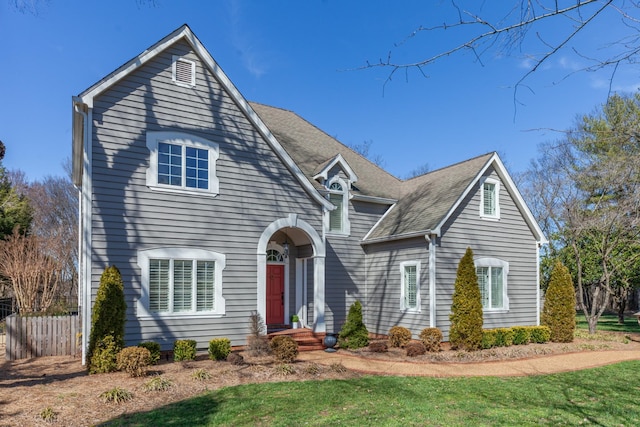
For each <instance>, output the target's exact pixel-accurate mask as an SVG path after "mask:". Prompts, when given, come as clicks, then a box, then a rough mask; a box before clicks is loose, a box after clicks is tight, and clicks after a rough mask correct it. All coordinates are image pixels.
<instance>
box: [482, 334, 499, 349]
mask: <svg viewBox="0 0 640 427" xmlns="http://www.w3.org/2000/svg"><path fill="white" fill-rule="evenodd" d="M495 346H496V330H495V329H485V330H483V331H482V348H483V349H485V350H486V349H488V348H493V347H495Z"/></svg>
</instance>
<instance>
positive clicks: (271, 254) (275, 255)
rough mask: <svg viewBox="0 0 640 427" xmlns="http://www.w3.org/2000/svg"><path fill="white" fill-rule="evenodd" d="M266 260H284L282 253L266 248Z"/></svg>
mask: <svg viewBox="0 0 640 427" xmlns="http://www.w3.org/2000/svg"><path fill="white" fill-rule="evenodd" d="M267 262H284V255H282V252H280V251H278V250H277V249H267Z"/></svg>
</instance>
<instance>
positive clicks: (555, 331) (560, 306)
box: [540, 261, 576, 342]
mask: <svg viewBox="0 0 640 427" xmlns="http://www.w3.org/2000/svg"><path fill="white" fill-rule="evenodd" d="M540 320H541V323H542V324H543V325H545V326H548V327H549V329H550V330H551V341H552V342H572V341H573V334H574V332H575V329H576V292H575V289H574V287H573V281H572V280H571V273H569V269H568V268H567V267H565V266H564V264H562V263H561V262H560V261H557V262H556V264H555V265H554V266H553V270H552V271H551V278H550V279H549V287H548V288H547V293H546V294H545V300H544V308H543V309H542V316H541V318H540Z"/></svg>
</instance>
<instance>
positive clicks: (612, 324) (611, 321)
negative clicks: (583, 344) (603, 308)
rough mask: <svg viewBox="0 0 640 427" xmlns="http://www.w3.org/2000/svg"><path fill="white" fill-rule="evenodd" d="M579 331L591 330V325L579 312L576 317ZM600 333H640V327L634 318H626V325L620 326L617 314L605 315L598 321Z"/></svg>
mask: <svg viewBox="0 0 640 427" xmlns="http://www.w3.org/2000/svg"><path fill="white" fill-rule="evenodd" d="M576 323H577V327H578V329H587V330H588V329H589V325H588V324H587V321H586V320H585V318H584V314H583V313H582V312H581V311H579V312H578V313H577V316H576ZM597 330H598V331H610V332H625V333H633V332H638V333H640V325H638V321H637V320H636V318H635V317H634V316H625V319H624V325H619V324H618V316H617V315H616V314H603V315H602V316H601V317H600V319H599V320H598V327H597Z"/></svg>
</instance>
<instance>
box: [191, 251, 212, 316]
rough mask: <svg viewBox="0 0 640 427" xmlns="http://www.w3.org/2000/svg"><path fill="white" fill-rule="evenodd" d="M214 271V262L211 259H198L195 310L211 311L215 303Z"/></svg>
mask: <svg viewBox="0 0 640 427" xmlns="http://www.w3.org/2000/svg"><path fill="white" fill-rule="evenodd" d="M215 272H216V263H215V262H213V261H198V266H197V273H196V280H197V296H196V299H197V307H196V309H197V311H212V310H213V308H214V304H215V277H216V276H215Z"/></svg>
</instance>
